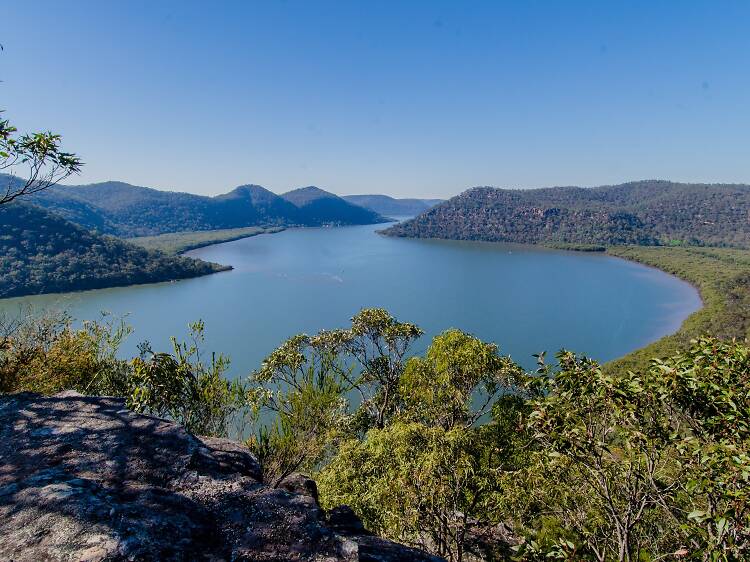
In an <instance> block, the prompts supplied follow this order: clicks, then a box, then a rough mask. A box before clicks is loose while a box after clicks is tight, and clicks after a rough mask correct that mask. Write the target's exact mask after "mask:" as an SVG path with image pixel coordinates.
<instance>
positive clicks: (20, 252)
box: [0, 202, 227, 298]
mask: <svg viewBox="0 0 750 562" xmlns="http://www.w3.org/2000/svg"><path fill="white" fill-rule="evenodd" d="M225 269H227V268H226V267H224V266H220V265H217V264H212V263H206V262H202V261H200V260H194V259H191V258H186V257H180V256H167V255H165V254H163V253H161V252H158V251H153V250H145V249H143V248H141V247H138V246H135V245H132V244H128V243H126V242H124V241H122V240H119V239H117V238H113V237H110V236H100V235H98V234H94V233H93V232H89V231H86V230H84V229H82V228H80V227H78V226H76V225H74V224H72V223H70V222H68V221H66V220H65V219H63V218H61V217H59V216H57V215H54V214H52V213H49V212H47V211H44V210H42V209H39V208H38V207H34V206H31V205H27V204H25V203H20V202H14V203H13V204H12V205H3V206H2V207H0V298H1V297H14V296H21V295H28V294H39V293H50V292H64V291H78V290H85V289H99V288H103V287H116V286H122V285H131V284H134V283H154V282H158V281H170V280H174V279H184V278H189V277H196V276H199V275H206V274H208V273H213V272H216V271H222V270H225Z"/></svg>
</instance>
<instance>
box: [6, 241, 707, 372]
mask: <svg viewBox="0 0 750 562" xmlns="http://www.w3.org/2000/svg"><path fill="white" fill-rule="evenodd" d="M377 228H379V227H376V226H358V227H346V228H321V229H299V230H287V231H284V232H281V233H278V234H273V235H263V236H256V237H254V238H247V239H244V240H238V241H235V242H230V243H227V244H221V245H217V246H211V247H207V248H202V249H199V250H195V251H193V252H191V253H190V254H189V255H192V256H195V257H199V258H202V259H205V260H210V261H215V262H219V263H223V264H231V265H233V266H234V267H235V269H234V271H231V272H226V273H219V274H215V275H211V276H208V277H202V278H199V279H191V280H187V281H181V282H177V283H163V284H158V285H144V286H138V287H128V288H121V289H105V290H99V291H89V292H83V293H73V294H67V295H47V296H42V297H32V298H26V299H14V300H9V301H0V303H1V304H0V308H2V309H5V310H14V309H18V307H19V305H21V304H23V303H33V304H34V305H35V306H36V307H54V308H62V309H67V310H69V311H70V312H71V313H72V314H73V316H74V317H75V318H77V319H87V318H94V317H96V316H97V315H98V313H99V312H100V311H102V310H107V311H110V312H113V313H115V314H119V315H122V314H128V322H129V323H130V324H131V325H132V326H133V327H134V328H135V333H134V335H133V336H131V339H130V340H129V342H128V343H127V345H126V348H125V349H124V352H125V353H126V354H127V355H132V354H134V353H135V351H136V345H137V343H138V342H139V341H142V340H144V339H147V340H149V341H150V342H151V343H152V345H153V347H154V349H165V348H167V346H168V343H169V340H168V338H169V336H170V335H177V336H178V337H182V336H184V335H185V334H186V332H187V328H186V327H187V324H188V323H189V322H191V321H193V320H197V319H203V320H205V322H206V327H207V338H206V341H207V345H206V348H207V349H209V350H215V351H218V352H223V353H225V354H227V355H229V356H230V357H231V359H232V368H231V371H230V373H231V375H233V376H241V375H244V374H247V373H248V372H250V371H251V370H253V369H254V368H256V367H257V366H258V365H259V364H260V361H261V359H262V358H263V357H264V356H266V355H267V354H268V353H269V352H270V351H272V350H273V349H274V348H275V347H276V346H277V345H278V344H280V343H281V342H282V341H283V340H284V339H285V338H287V337H289V336H291V335H293V334H296V333H299V332H308V333H312V332H316V331H317V330H319V329H321V328H336V327H344V326H346V324H347V320H348V319H349V318H350V317H351V316H352V315H353V314H354V313H356V312H357V311H358V310H359V309H360V308H362V307H373V306H382V307H386V308H387V309H388V310H390V311H391V312H392V313H393V314H394V315H396V316H397V317H398V318H400V319H402V320H408V321H411V322H415V323H417V324H419V325H420V326H422V328H424V329H425V331H426V335H425V337H424V338H423V339H422V340H421V341H420V342H419V343H418V344H417V346H416V348H415V349H416V351H422V350H424V348H425V347H426V346H427V345H428V343H429V339H430V338H431V336H433V335H435V334H437V333H439V332H440V331H442V330H444V329H447V328H450V327H457V328H461V329H463V330H466V331H468V332H472V333H474V334H476V335H478V336H479V337H481V338H483V339H486V340H491V341H494V342H496V343H497V344H498V345H499V346H500V349H501V351H502V352H503V353H509V354H511V355H512V356H513V357H514V358H515V359H516V360H518V361H520V362H521V363H523V364H524V365H526V366H528V367H531V366H533V364H534V361H533V358H532V357H531V355H532V354H533V353H538V352H540V351H544V350H546V351H548V352H554V351H557V350H558V349H560V348H562V347H566V348H568V349H573V350H576V351H580V352H585V353H587V354H589V355H591V356H593V357H595V358H597V359H599V360H602V361H606V360H609V359H613V358H615V357H618V356H620V355H623V354H625V353H627V352H629V351H631V350H633V349H636V348H638V347H641V346H643V345H645V344H647V343H649V342H650V341H653V340H655V339H658V338H659V337H661V336H663V335H665V334H668V333H670V332H673V331H675V330H676V329H677V328H678V326H679V325H680V323H681V322H682V320H684V319H685V317H686V316H687V315H688V314H690V313H691V312H693V311H695V310H697V309H698V308H699V307H700V299H699V297H698V294H697V292H696V291H695V290H694V289H693V288H692V287H691V286H689V285H688V284H686V283H683V282H682V281H679V280H678V279H676V278H675V277H672V276H669V275H667V274H665V273H662V272H660V271H657V270H654V269H650V268H646V267H643V266H640V265H636V264H633V263H629V262H626V261H623V260H619V259H616V258H611V257H608V256H603V255H598V254H586V253H574V252H559V251H551V250H544V249H538V248H530V247H526V246H511V245H500V244H486V243H467V242H449V241H432V240H408V239H394V238H386V237H383V236H380V235H378V234H376V233H375V230H376V229H377Z"/></svg>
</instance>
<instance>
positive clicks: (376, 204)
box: [342, 195, 443, 217]
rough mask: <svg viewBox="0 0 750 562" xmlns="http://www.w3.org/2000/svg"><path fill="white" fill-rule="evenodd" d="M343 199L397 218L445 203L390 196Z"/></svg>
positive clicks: (346, 196) (344, 197) (345, 196)
mask: <svg viewBox="0 0 750 562" xmlns="http://www.w3.org/2000/svg"><path fill="white" fill-rule="evenodd" d="M342 199H345V200H346V201H348V202H349V203H353V204H354V205H359V206H360V207H364V208H366V209H370V210H371V211H375V212H376V213H378V214H381V215H384V216H396V217H398V216H411V215H418V214H419V213H423V212H424V211H426V210H427V209H429V208H430V207H434V206H435V205H437V204H439V203H442V202H443V200H442V199H397V198H395V197H389V196H388V195H344V196H343V197H342Z"/></svg>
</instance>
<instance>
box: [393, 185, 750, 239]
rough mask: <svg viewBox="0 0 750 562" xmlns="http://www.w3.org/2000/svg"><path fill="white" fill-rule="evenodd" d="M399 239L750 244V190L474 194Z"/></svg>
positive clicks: (398, 230) (427, 216)
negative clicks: (405, 237) (406, 237)
mask: <svg viewBox="0 0 750 562" xmlns="http://www.w3.org/2000/svg"><path fill="white" fill-rule="evenodd" d="M385 233H386V234H389V235H393V236H409V237H426V238H450V239H460V240H489V241H498V242H519V243H531V244H537V243H547V244H549V243H569V244H610V245H611V244H614V245H619V244H636V245H659V244H691V245H715V246H743V247H746V246H750V186H747V185H726V184H681V183H673V182H666V181H640V182H632V183H626V184H622V185H616V186H603V187H596V188H580V187H553V188H545V189H530V190H511V189H496V188H491V187H479V188H474V189H470V190H468V191H466V192H464V193H462V194H461V195H458V196H457V197H454V198H452V199H450V200H449V201H447V202H445V203H442V204H440V205H438V206H437V207H434V208H432V209H430V210H429V211H427V212H425V213H423V214H422V215H420V216H418V217H416V218H414V219H412V220H410V221H406V222H404V223H402V224H398V225H395V226H393V227H391V228H389V229H387V230H386V231H385Z"/></svg>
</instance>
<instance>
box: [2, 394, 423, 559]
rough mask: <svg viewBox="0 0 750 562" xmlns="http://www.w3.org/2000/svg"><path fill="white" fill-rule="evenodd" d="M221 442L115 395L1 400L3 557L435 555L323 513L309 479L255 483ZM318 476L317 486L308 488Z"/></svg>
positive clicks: (237, 452)
mask: <svg viewBox="0 0 750 562" xmlns="http://www.w3.org/2000/svg"><path fill="white" fill-rule="evenodd" d="M259 468H260V467H259V466H258V463H257V461H256V460H255V458H254V457H253V456H252V455H251V454H250V453H249V452H248V451H246V450H245V449H244V448H242V447H241V446H240V445H238V444H236V443H234V442H232V441H228V440H223V439H213V438H197V437H194V436H192V435H190V434H189V433H187V432H186V431H185V430H184V429H182V428H181V427H179V426H177V425H175V424H173V423H171V422H168V421H165V420H162V419H158V418H154V417H149V416H144V415H138V414H134V413H133V412H130V411H128V410H126V409H125V407H124V403H123V401H122V400H119V399H116V398H104V397H87V396H81V395H78V394H75V393H70V392H68V393H63V394H58V395H56V396H51V397H44V396H39V395H35V394H29V393H23V394H16V395H6V396H0V559H1V560H9V561H13V562H32V561H33V562H36V561H40V560H49V561H66V562H67V561H74V560H75V561H80V560H86V561H90V562H98V561H104V560H107V561H125V560H169V561H182V560H185V561H187V560H191V561H192V560H206V561H215V562H218V561H220V560H226V561H229V560H233V561H234V560H238V561H239V560H244V561H259V562H260V561H282V560H284V561H287V560H289V561H295V560H298V561H319V562H327V561H331V562H333V561H352V562H354V561H369V562H375V561H379V562H402V561H403V562H406V561H407V560H408V561H412V560H414V561H427V560H430V561H436V560H438V559H436V558H434V557H431V556H428V555H426V554H424V553H422V552H420V551H417V550H413V549H409V548H406V547H404V546H402V545H398V544H395V543H392V542H389V541H386V540H384V539H381V538H378V537H375V536H372V535H371V534H368V533H367V532H366V531H365V530H364V528H363V527H362V526H361V523H358V520H357V519H356V516H354V514H353V513H350V510H349V512H347V511H346V510H345V509H344V510H343V511H341V510H339V511H341V512H339V511H337V510H334V511H332V512H331V514H328V515H327V514H326V513H325V512H323V510H321V509H320V507H319V506H318V503H317V489H316V488H315V487H314V482H312V481H309V482H308V480H309V479H305V478H304V477H302V476H300V475H296V476H295V477H294V478H292V479H291V480H290V484H289V485H288V488H289V489H291V490H294V491H300V492H303V493H301V494H300V493H293V492H290V491H288V490H285V489H270V488H269V487H267V486H265V485H263V484H262V483H261V482H260V481H259V477H260V470H259ZM311 482H312V484H311Z"/></svg>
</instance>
